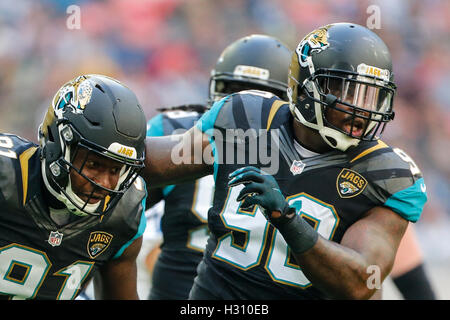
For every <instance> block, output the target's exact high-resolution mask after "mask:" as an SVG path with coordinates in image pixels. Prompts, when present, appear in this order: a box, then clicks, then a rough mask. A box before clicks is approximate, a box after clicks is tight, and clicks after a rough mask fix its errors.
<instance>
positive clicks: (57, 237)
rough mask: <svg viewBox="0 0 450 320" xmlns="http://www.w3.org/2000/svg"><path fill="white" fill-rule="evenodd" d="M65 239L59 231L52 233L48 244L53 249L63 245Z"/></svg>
mask: <svg viewBox="0 0 450 320" xmlns="http://www.w3.org/2000/svg"><path fill="white" fill-rule="evenodd" d="M62 238H63V234H62V233H60V232H58V231H52V232H50V236H49V237H48V243H49V244H50V245H52V246H53V247H56V246H59V245H60V244H61V241H62Z"/></svg>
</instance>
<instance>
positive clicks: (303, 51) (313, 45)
mask: <svg viewBox="0 0 450 320" xmlns="http://www.w3.org/2000/svg"><path fill="white" fill-rule="evenodd" d="M330 26H331V25H327V26H324V27H321V28H319V29H316V30H314V31H312V32H310V33H309V34H308V35H307V36H306V37H304V38H303V40H302V41H301V42H300V44H299V45H298V47H297V49H295V51H296V52H297V55H298V61H299V63H300V65H301V66H302V67H305V66H307V65H308V62H307V61H306V60H307V58H308V57H309V56H311V54H312V53H313V52H320V51H322V50H325V49H326V48H328V46H329V45H330V44H329V43H328V29H329V28H330Z"/></svg>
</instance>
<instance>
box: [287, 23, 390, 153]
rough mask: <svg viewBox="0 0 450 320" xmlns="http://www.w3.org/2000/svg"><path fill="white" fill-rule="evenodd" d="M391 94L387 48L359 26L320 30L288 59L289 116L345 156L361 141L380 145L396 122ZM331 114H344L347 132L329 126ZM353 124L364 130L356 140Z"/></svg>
mask: <svg viewBox="0 0 450 320" xmlns="http://www.w3.org/2000/svg"><path fill="white" fill-rule="evenodd" d="M395 90H396V86H395V84H394V82H393V74H392V61H391V56H390V53H389V50H388V48H387V47H386V45H385V43H384V42H383V41H382V40H381V39H380V38H379V37H378V36H377V35H376V34H375V33H374V32H372V31H370V30H369V29H367V28H365V27H362V26H360V25H357V24H353V23H335V24H330V25H327V26H323V27H321V28H319V29H317V30H314V31H312V32H311V33H309V34H308V35H307V36H306V37H305V38H303V40H302V41H301V42H300V43H299V45H298V46H297V48H296V50H295V52H294V53H293V54H292V60H291V65H290V67H289V88H288V97H289V102H290V108H291V111H292V113H293V115H294V117H295V118H296V119H297V120H298V121H300V122H301V123H302V124H304V125H305V126H307V127H310V128H312V129H315V130H317V131H318V132H319V133H320V135H321V137H322V138H323V139H324V140H325V142H326V143H327V144H328V145H330V146H331V147H333V148H336V149H339V150H342V151H345V150H346V149H347V148H349V147H350V146H355V145H357V144H358V143H359V142H360V141H361V140H369V141H370V140H376V139H378V138H379V137H380V136H381V133H382V132H383V130H384V128H385V126H386V124H387V123H388V122H389V121H391V120H392V119H393V118H394V112H393V97H394V94H395ZM342 106H345V107H344V108H343V107H342ZM329 108H332V109H334V110H337V111H340V112H344V113H345V114H346V116H347V117H348V118H349V119H350V120H349V124H350V129H349V130H348V131H346V130H343V129H341V128H338V127H336V126H333V125H332V124H331V123H329V121H327V118H326V113H327V110H329ZM358 118H359V119H358ZM357 123H358V125H361V123H364V127H363V128H360V129H361V130H360V132H362V134H360V135H358V136H355V135H354V134H353V132H354V131H353V130H354V129H356V127H355V128H354V126H356V124H357Z"/></svg>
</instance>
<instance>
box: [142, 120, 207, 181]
mask: <svg viewBox="0 0 450 320" xmlns="http://www.w3.org/2000/svg"><path fill="white" fill-rule="evenodd" d="M210 150H211V149H210V148H209V138H208V137H207V136H206V135H205V134H203V133H202V132H201V131H200V130H199V129H197V128H196V127H193V128H191V129H190V130H188V131H187V132H186V133H184V134H180V135H171V136H164V137H147V139H146V159H145V168H144V169H143V171H142V172H141V176H142V177H143V178H144V179H145V181H146V183H147V185H149V186H150V187H159V186H164V185H167V184H176V183H181V182H184V181H192V180H195V179H197V178H200V177H203V176H206V175H209V174H211V173H212V172H213V166H212V164H213V162H214V158H213V155H212V154H211V152H210Z"/></svg>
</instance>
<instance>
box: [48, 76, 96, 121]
mask: <svg viewBox="0 0 450 320" xmlns="http://www.w3.org/2000/svg"><path fill="white" fill-rule="evenodd" d="M91 96H92V84H91V82H90V81H89V78H88V77H87V76H79V77H77V78H75V79H74V80H72V81H70V82H68V83H66V84H65V85H64V86H63V87H62V88H61V89H60V90H59V91H58V92H57V94H56V95H55V97H54V99H53V106H54V109H55V111H56V110H64V109H65V108H66V107H69V108H71V109H72V112H74V113H82V112H83V111H84V109H85V108H86V105H87V104H88V103H89V101H90V100H91Z"/></svg>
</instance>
